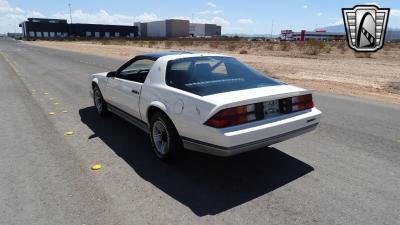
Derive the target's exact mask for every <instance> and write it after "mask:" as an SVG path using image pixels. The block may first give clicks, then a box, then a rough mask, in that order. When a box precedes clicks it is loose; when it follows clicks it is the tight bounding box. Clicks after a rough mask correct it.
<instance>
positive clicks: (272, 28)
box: [270, 20, 274, 39]
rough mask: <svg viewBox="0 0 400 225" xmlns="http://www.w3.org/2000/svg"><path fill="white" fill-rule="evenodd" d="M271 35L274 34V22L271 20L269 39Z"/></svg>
mask: <svg viewBox="0 0 400 225" xmlns="http://www.w3.org/2000/svg"><path fill="white" fill-rule="evenodd" d="M273 33H274V20H272V26H271V36H270V38H271V39H272V34H273Z"/></svg>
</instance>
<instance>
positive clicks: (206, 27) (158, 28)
mask: <svg viewBox="0 0 400 225" xmlns="http://www.w3.org/2000/svg"><path fill="white" fill-rule="evenodd" d="M135 26H137V27H138V29H139V31H138V33H139V36H140V37H142V38H177V37H190V36H192V37H207V36H209V37H214V36H221V26H218V25H216V24H199V23H189V20H178V19H169V20H162V21H153V22H147V23H140V22H138V23H135Z"/></svg>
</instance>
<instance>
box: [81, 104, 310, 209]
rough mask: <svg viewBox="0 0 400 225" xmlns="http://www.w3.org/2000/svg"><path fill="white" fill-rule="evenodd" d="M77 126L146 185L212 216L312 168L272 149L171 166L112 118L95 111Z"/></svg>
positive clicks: (188, 156)
mask: <svg viewBox="0 0 400 225" xmlns="http://www.w3.org/2000/svg"><path fill="white" fill-rule="evenodd" d="M79 114H80V116H81V120H82V122H83V123H85V124H86V125H87V126H88V127H89V128H90V129H91V130H92V131H93V132H94V134H93V135H92V136H90V137H89V138H94V137H98V138H100V139H101V140H102V141H103V142H104V143H105V144H107V145H108V146H109V147H110V148H111V149H112V150H113V151H114V152H115V153H116V154H117V155H118V156H120V157H121V158H123V159H124V160H125V161H126V162H127V163H128V164H129V165H130V166H131V167H132V168H133V169H134V171H135V172H136V173H137V174H138V175H139V176H140V177H142V178H143V179H144V180H146V181H148V182H150V183H152V184H153V185H154V186H156V187H157V188H159V189H160V190H161V191H163V192H165V193H166V194H168V195H169V196H171V197H172V198H174V199H176V200H177V201H179V202H180V203H182V204H183V205H185V206H187V207H189V208H190V209H191V210H192V211H193V212H194V213H195V214H196V215H198V216H205V215H215V214H218V213H221V212H224V211H226V210H228V209H231V208H233V207H236V206H239V205H241V204H243V203H246V202H249V201H250V200H252V199H255V198H257V197H260V196H262V195H265V194H267V193H269V192H271V191H273V190H275V189H277V188H279V187H282V186H284V185H286V184H288V183H290V182H292V181H293V180H296V179H298V178H300V177H302V176H304V175H305V174H307V173H310V172H311V171H313V168H312V167H311V166H310V165H308V164H306V163H304V162H302V161H300V160H298V159H296V158H293V157H291V156H289V155H287V154H285V153H283V152H281V151H279V150H278V149H276V148H267V149H260V150H256V151H252V152H249V153H245V154H241V155H238V156H234V157H230V158H220V157H214V156H209V155H205V154H200V153H196V152H191V151H186V152H185V155H184V158H182V160H179V161H177V162H174V163H169V164H168V163H164V162H161V161H159V160H158V159H157V158H156V157H155V156H154V155H153V153H152V152H151V149H150V142H149V139H148V136H147V134H145V133H144V132H142V131H141V130H139V129H138V128H136V127H134V126H133V125H130V124H129V123H127V122H125V121H124V120H123V119H120V118H118V117H117V116H115V115H110V116H108V117H106V118H100V117H99V116H98V115H97V113H96V110H95V108H94V107H88V108H84V109H81V110H79Z"/></svg>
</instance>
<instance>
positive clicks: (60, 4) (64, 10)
mask: <svg viewBox="0 0 400 225" xmlns="http://www.w3.org/2000/svg"><path fill="white" fill-rule="evenodd" d="M365 3H370V4H376V5H378V6H380V7H384V8H391V13H390V17H389V27H392V28H400V0H382V1H375V2H366V1H352V0H350V1H349V0H346V1H345V0H334V1H322V0H321V1H316V0H292V1H266V0H247V1H243V0H242V1H234V0H210V1H209V0H141V1H137V0H113V1H110V0H29V1H28V0H0V33H6V32H15V31H17V32H20V28H18V24H19V23H20V22H22V21H24V20H26V18H28V17H44V18H60V19H68V21H69V7H68V4H71V9H72V20H73V22H74V23H100V24H121V25H131V24H133V22H147V21H154V20H162V19H170V18H177V19H188V20H191V21H193V22H199V23H216V24H218V25H221V26H222V33H223V34H233V33H242V34H271V32H272V33H273V34H278V33H280V30H283V29H291V30H302V29H305V30H314V29H316V28H322V27H327V26H333V25H339V24H342V23H343V19H342V14H341V8H351V7H353V6H354V5H357V4H365Z"/></svg>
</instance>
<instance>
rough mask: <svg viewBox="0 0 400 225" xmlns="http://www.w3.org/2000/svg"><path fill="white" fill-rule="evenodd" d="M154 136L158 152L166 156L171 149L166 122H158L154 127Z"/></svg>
mask: <svg viewBox="0 0 400 225" xmlns="http://www.w3.org/2000/svg"><path fill="white" fill-rule="evenodd" d="M152 136H153V141H154V145H155V147H156V150H157V151H158V152H159V153H160V154H162V155H165V154H167V153H168V148H169V134H168V130H167V126H166V125H165V124H164V122H162V121H160V120H157V121H156V122H155V123H154V125H153V130H152Z"/></svg>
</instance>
